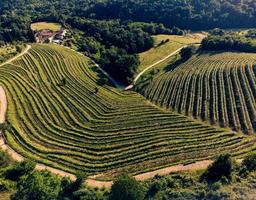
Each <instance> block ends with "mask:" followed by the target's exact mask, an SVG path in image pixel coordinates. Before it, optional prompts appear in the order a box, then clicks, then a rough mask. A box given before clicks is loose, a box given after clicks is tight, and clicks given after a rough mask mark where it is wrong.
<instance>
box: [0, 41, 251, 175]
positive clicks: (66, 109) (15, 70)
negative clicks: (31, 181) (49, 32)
mask: <svg viewBox="0 0 256 200" xmlns="http://www.w3.org/2000/svg"><path fill="white" fill-rule="evenodd" d="M223 56H225V59H228V58H229V54H227V55H226V54H223V55H222V54H221V57H223ZM241 56H243V57H242V58H244V59H242V60H243V61H241V62H243V63H244V62H245V61H246V60H247V61H246V62H249V61H250V59H251V60H253V59H254V56H252V55H251V56H250V55H249V56H248V55H243V54H241ZM202 58H204V57H202ZM210 58H212V57H210ZM248 58H250V59H248ZM204 59H206V58H204ZM214 60H216V59H214ZM221 60H222V59H221ZM248 60H249V61H248ZM195 62H196V60H195ZM214 63H215V64H214V65H213V66H216V68H214V69H215V70H213V71H214V73H209V76H212V75H214V74H215V73H217V72H219V75H218V76H217V77H219V76H222V75H221V73H220V72H221V71H222V70H221V69H226V68H222V67H218V66H219V64H217V62H216V61H214ZM237 65H239V60H238V61H237ZM220 66H221V65H220ZM228 66H230V65H228ZM231 66H233V65H231ZM203 69H205V71H207V69H208V67H207V68H203ZM228 69H230V71H228V72H229V73H230V74H229V75H230V77H231V78H228V79H227V77H226V75H223V79H220V81H225V80H229V81H228V84H226V87H221V90H219V91H220V92H223V93H224V90H225V91H226V93H225V94H229V93H230V92H231V91H232V90H231V87H235V86H234V85H236V86H237V88H240V87H238V84H239V83H238V81H239V80H241V79H242V78H243V80H244V82H243V83H242V84H243V86H241V87H243V88H247V89H248V90H247V89H245V90H243V91H240V89H237V88H235V89H236V90H237V92H243V93H246V94H247V95H248V99H250V101H246V102H243V103H245V104H246V105H252V106H253V105H254V104H255V102H252V97H251V96H250V95H251V93H250V91H249V88H251V89H252V88H254V86H255V82H254V81H253V78H255V77H252V75H253V72H252V70H255V68H252V67H242V68H241V70H238V69H240V68H234V69H237V70H232V69H233V68H228ZM183 73H185V72H183ZM254 73H255V71H254ZM180 74H182V73H180ZM206 74H207V73H206ZM224 74H225V73H224ZM245 74H247V76H248V77H250V78H248V79H245ZM248 74H251V75H250V76H249V75H248ZM191 75H192V73H191ZM101 76H102V74H101V73H100V72H99V70H98V68H97V67H96V66H94V65H93V64H92V63H91V62H90V60H89V59H86V58H85V57H83V56H82V55H80V54H78V53H76V52H74V51H71V50H69V49H66V48H64V47H61V46H57V45H33V46H32V49H30V50H29V52H28V53H26V54H24V55H23V56H22V57H20V58H18V59H17V60H15V61H13V62H12V63H10V64H7V65H4V66H2V67H0V84H1V85H2V86H3V87H4V89H5V91H6V94H7V100H8V112H7V120H8V123H10V124H11V126H12V127H11V128H9V129H8V130H6V131H5V134H4V135H5V138H6V139H7V142H8V144H9V145H10V146H11V147H12V148H13V149H14V150H15V151H17V152H18V153H20V154H22V155H23V156H25V157H27V158H31V159H33V160H36V161H37V162H39V163H44V164H46V165H48V166H52V167H55V168H58V169H62V170H64V171H68V172H72V173H74V172H77V171H86V172H88V173H89V174H98V173H103V172H104V173H106V172H107V173H106V174H107V176H105V177H107V178H108V177H113V176H115V175H116V174H118V173H121V172H124V171H128V172H129V173H132V174H138V173H140V172H144V171H149V170H152V169H157V168H161V167H164V166H170V165H175V164H178V163H192V162H194V161H196V160H204V159H209V158H212V157H213V156H216V155H218V154H220V153H225V152H229V153H232V154H233V155H235V156H242V155H243V154H245V153H247V152H248V151H250V150H251V149H252V148H254V146H253V144H254V142H255V141H254V138H252V137H250V136H246V135H244V134H238V133H234V132H232V131H229V130H226V129H220V128H215V127H213V126H209V125H206V124H205V123H202V122H198V121H193V120H191V119H189V118H188V117H185V116H182V115H179V114H176V113H174V112H170V111H166V110H163V109H160V108H158V107H156V106H154V105H152V104H151V103H149V102H148V101H146V100H145V99H144V97H142V96H141V95H139V94H137V93H134V92H131V91H125V92H124V91H119V90H117V89H114V88H112V87H110V86H101V85H100V82H101V81H100V80H101ZM237 76H239V78H238V77H237ZM170 77H171V76H170ZM177 77H178V76H177ZM193 77H194V76H193ZM195 77H196V76H195ZM200 77H201V76H199V78H198V81H196V82H197V84H198V83H199V82H202V81H206V80H205V79H203V80H202V79H201V78H200ZM191 78H192V77H191ZM170 79H171V78H170ZM238 79H239V80H238ZM166 80H169V79H166ZM182 80H183V79H182ZM199 80H200V81H199ZM214 80H216V79H213V82H214ZM158 82H159V83H162V82H161V81H158ZM188 82H189V81H188ZM178 83H180V82H179V81H177V84H178ZM192 83H194V82H193V81H192ZM197 84H188V85H186V86H187V87H188V88H190V86H191V88H194V87H196V85H197ZM199 85H200V84H199ZM217 85H220V83H218V84H217V83H215V82H214V83H212V87H214V88H215V89H214V90H213V91H217V90H216V89H217ZM156 86H158V85H156ZM156 86H154V87H156ZM223 86H225V85H224V84H223ZM249 86H250V87H249ZM154 87H153V86H152V89H151V90H149V93H148V97H151V96H150V95H152V99H153V100H154V98H153V97H155V98H159V100H162V99H165V98H163V97H164V95H165V94H166V92H164V90H161V89H160V88H165V87H159V86H158V88H159V90H155V93H153V91H154ZM187 87H185V88H187ZM199 87H201V86H199ZM168 88H171V87H168ZM174 88H175V87H174ZM185 88H184V91H185ZM191 88H190V89H191ZM191 90H192V89H191ZM204 90H206V92H205V94H207V95H208V96H210V91H211V90H210V89H205V88H204ZM150 91H152V92H150ZM168 91H169V90H168ZM200 91H201V90H200ZM227 91H229V93H228V92H227ZM158 93H159V94H162V95H163V97H162V96H161V95H159V94H158ZM185 94H186V93H185ZM253 94H254V95H255V93H253ZM244 95H245V94H244ZM180 96H181V95H174V97H175V98H176V97H177V98H178V97H180ZM211 96H214V95H211ZM240 96H242V95H240ZM185 97H186V96H184V98H185ZM202 97H203V98H206V97H207V96H206V97H205V95H203V94H202ZM225 97H226V101H228V99H230V98H228V97H227V95H226V96H225ZM234 98H235V99H236V100H237V101H234V102H235V103H238V102H239V101H238V99H237V98H239V97H237V95H236V96H234ZM230 100H231V99H230ZM212 101H213V103H212V104H213V105H214V106H213V108H214V109H215V106H217V104H219V102H217V101H216V98H215V97H214V98H213V99H212V100H210V102H212ZM182 102H183V101H182ZM200 102H202V101H200ZM228 103H230V102H227V104H226V105H229V104H228ZM182 105H183V104H182ZM199 105H201V104H199ZM223 105H225V104H223ZM234 105H236V104H234ZM236 106H237V105H236ZM236 106H233V107H228V108H230V109H232V111H233V110H235V109H236V108H237V107H236ZM223 107H224V106H223ZM189 108H190V107H189ZM191 108H192V106H191ZM196 108H200V107H199V106H196ZM240 108H241V109H240V110H237V113H239V114H241V113H242V112H241V111H244V110H243V109H244V108H247V107H245V106H244V105H243V106H242V107H240ZM214 109H213V110H214ZM198 110H199V109H198ZM189 111H190V110H189ZM210 111H211V110H210ZM252 111H253V110H252ZM254 111H255V110H254ZM248 113H251V112H248ZM209 115H210V114H209ZM210 116H211V115H210ZM214 116H215V115H214ZM216 116H219V113H218V115H217V114H216ZM234 116H235V115H234ZM239 116H243V115H239ZM239 116H238V117H239ZM217 119H219V118H216V120H217ZM249 119H250V116H248V120H247V118H246V120H245V121H244V122H245V123H248V124H249ZM236 122H239V121H236ZM199 152H200V153H199Z"/></svg>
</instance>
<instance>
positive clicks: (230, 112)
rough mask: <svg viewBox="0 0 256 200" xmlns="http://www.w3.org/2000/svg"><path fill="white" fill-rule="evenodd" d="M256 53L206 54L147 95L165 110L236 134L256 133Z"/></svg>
mask: <svg viewBox="0 0 256 200" xmlns="http://www.w3.org/2000/svg"><path fill="white" fill-rule="evenodd" d="M255 62H256V54H249V53H220V52H219V53H218V52H216V53H206V54H203V55H198V56H195V57H193V58H192V59H190V60H189V61H187V62H186V63H185V64H183V65H181V66H180V67H178V68H176V69H175V70H174V71H172V72H169V73H165V74H163V75H161V76H159V77H157V78H156V79H155V80H154V81H153V82H152V83H151V84H150V85H149V86H148V87H147V89H146V90H145V92H144V94H145V96H146V97H147V98H148V99H150V100H152V101H153V102H155V103H156V104H159V105H161V106H163V107H165V108H169V109H171V110H175V111H178V112H179V113H182V114H185V115H188V116H193V117H194V118H199V119H202V120H207V121H209V122H210V123H211V124H218V125H220V126H222V127H231V128H232V129H234V130H236V131H242V132H245V133H254V132H255V131H256V102H255V99H256V77H255V75H256V67H255Z"/></svg>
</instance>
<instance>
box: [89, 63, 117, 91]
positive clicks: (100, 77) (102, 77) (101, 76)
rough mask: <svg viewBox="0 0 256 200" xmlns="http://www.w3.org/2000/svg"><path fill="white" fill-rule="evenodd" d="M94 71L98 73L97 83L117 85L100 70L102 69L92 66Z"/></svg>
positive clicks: (100, 84)
mask: <svg viewBox="0 0 256 200" xmlns="http://www.w3.org/2000/svg"><path fill="white" fill-rule="evenodd" d="M90 69H91V70H92V71H93V72H95V73H96V74H97V78H98V79H97V80H96V83H97V84H98V85H99V86H102V87H103V86H111V87H115V86H114V85H113V84H112V82H111V81H110V80H109V79H108V78H107V77H106V76H105V75H104V74H103V73H102V72H101V71H100V69H99V68H98V67H96V66H93V67H91V68H90Z"/></svg>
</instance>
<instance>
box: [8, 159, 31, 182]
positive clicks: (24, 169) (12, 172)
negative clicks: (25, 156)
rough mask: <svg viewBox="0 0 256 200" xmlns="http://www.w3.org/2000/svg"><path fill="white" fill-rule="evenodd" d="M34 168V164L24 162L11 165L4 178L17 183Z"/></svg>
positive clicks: (27, 161) (28, 161)
mask: <svg viewBox="0 0 256 200" xmlns="http://www.w3.org/2000/svg"><path fill="white" fill-rule="evenodd" d="M35 166H36V164H35V162H33V161H30V160H25V161H23V162H21V163H18V164H15V165H13V166H12V167H11V168H10V169H8V170H6V172H5V178H6V179H9V180H13V181H18V180H19V179H20V178H21V177H22V176H24V175H28V174H30V173H32V172H33V171H34V169H35Z"/></svg>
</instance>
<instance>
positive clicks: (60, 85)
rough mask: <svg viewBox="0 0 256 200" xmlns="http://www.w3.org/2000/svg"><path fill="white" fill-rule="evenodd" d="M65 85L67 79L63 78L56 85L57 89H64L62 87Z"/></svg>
mask: <svg viewBox="0 0 256 200" xmlns="http://www.w3.org/2000/svg"><path fill="white" fill-rule="evenodd" d="M66 84H67V79H66V78H63V79H61V81H60V82H59V83H58V86H59V87H64V86H66Z"/></svg>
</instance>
